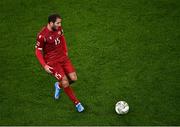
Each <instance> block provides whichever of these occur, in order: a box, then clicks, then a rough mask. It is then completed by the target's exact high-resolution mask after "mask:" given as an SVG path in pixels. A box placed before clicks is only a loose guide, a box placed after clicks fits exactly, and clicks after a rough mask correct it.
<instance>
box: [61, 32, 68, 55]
mask: <svg viewBox="0 0 180 127" xmlns="http://www.w3.org/2000/svg"><path fill="white" fill-rule="evenodd" d="M61 31H62V34H61V39H62V45H63V47H64V48H63V49H64V52H65V54H66V55H67V56H68V48H67V43H66V38H65V36H64V33H63V30H61Z"/></svg>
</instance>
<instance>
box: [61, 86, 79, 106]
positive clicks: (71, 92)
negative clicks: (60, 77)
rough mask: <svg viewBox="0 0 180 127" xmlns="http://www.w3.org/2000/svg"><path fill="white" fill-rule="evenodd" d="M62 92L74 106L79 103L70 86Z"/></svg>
mask: <svg viewBox="0 0 180 127" xmlns="http://www.w3.org/2000/svg"><path fill="white" fill-rule="evenodd" d="M64 92H65V93H66V94H67V95H68V97H69V99H71V101H72V102H73V103H74V104H75V105H76V104H78V103H79V100H78V99H77V98H76V95H75V94H74V91H73V89H72V88H71V87H70V86H68V87H66V88H64Z"/></svg>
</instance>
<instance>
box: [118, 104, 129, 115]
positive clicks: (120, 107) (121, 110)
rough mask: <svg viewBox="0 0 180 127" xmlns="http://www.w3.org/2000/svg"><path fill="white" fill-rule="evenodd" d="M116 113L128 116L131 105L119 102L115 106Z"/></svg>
mask: <svg viewBox="0 0 180 127" xmlns="http://www.w3.org/2000/svg"><path fill="white" fill-rule="evenodd" d="M115 111H116V113H117V114H120V115H122V114H126V113H128V111H129V105H128V103H126V102H125V101H118V102H117V103H116V105H115Z"/></svg>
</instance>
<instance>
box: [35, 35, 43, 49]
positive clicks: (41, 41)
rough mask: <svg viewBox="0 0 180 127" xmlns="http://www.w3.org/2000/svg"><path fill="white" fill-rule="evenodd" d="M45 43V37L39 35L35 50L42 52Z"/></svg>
mask: <svg viewBox="0 0 180 127" xmlns="http://www.w3.org/2000/svg"><path fill="white" fill-rule="evenodd" d="M44 43H45V37H44V36H43V35H41V34H38V36H37V39H36V46H35V48H36V49H39V50H42V49H43V47H44Z"/></svg>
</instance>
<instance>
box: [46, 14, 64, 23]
mask: <svg viewBox="0 0 180 127" xmlns="http://www.w3.org/2000/svg"><path fill="white" fill-rule="evenodd" d="M57 18H60V19H61V16H60V15H59V14H52V15H50V16H49V17H48V23H50V22H53V23H55V22H56V19H57Z"/></svg>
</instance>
